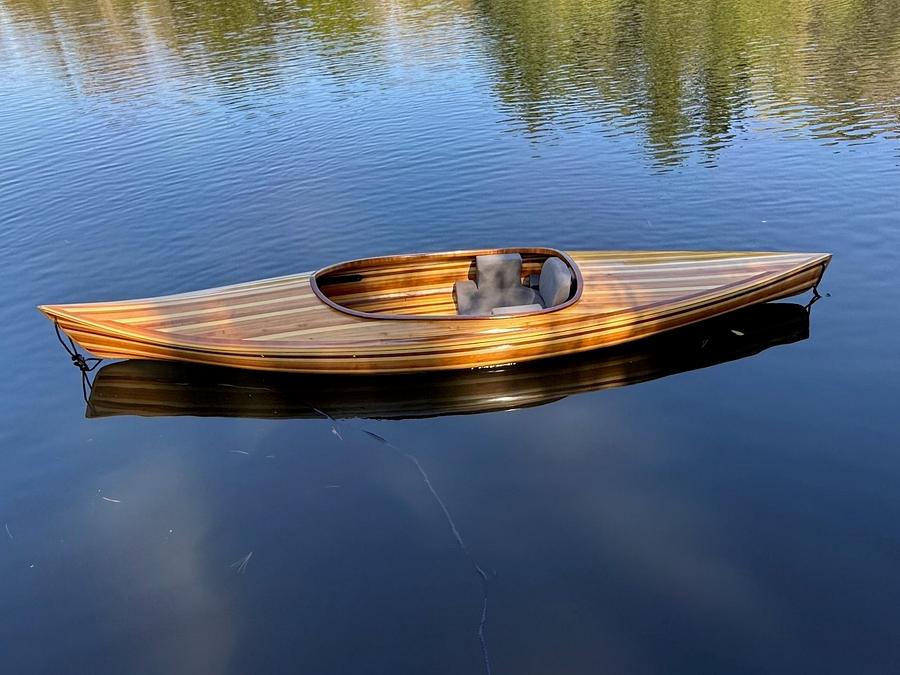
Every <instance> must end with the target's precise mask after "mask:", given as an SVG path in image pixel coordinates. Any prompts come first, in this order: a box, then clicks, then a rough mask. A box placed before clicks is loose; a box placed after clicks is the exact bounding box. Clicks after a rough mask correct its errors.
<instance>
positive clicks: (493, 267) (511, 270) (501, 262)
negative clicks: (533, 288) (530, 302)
mask: <svg viewBox="0 0 900 675" xmlns="http://www.w3.org/2000/svg"><path fill="white" fill-rule="evenodd" d="M475 269H476V270H477V272H478V277H477V279H476V280H475V282H476V283H477V284H478V288H479V289H481V290H491V289H505V288H512V287H513V286H521V285H522V256H520V255H519V254H518V253H496V254H493V255H478V256H475Z"/></svg>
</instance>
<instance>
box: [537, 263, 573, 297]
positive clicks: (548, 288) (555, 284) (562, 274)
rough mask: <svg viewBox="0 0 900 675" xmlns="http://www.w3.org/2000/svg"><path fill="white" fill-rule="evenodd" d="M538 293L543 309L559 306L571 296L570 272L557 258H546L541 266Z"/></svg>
mask: <svg viewBox="0 0 900 675" xmlns="http://www.w3.org/2000/svg"><path fill="white" fill-rule="evenodd" d="M538 292H539V293H540V298H541V302H542V304H543V306H544V307H556V306H557V305H561V304H562V303H564V302H565V301H566V300H568V299H569V296H570V295H571V294H572V272H571V270H570V269H569V266H568V265H566V263H564V262H563V261H562V260H560V259H559V258H547V260H545V261H544V264H543V265H542V266H541V277H540V281H539V282H538Z"/></svg>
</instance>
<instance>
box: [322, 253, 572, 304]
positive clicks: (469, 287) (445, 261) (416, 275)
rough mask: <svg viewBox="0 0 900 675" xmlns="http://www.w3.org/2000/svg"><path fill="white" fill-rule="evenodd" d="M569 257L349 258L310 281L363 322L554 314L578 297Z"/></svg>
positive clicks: (441, 255)
mask: <svg viewBox="0 0 900 675" xmlns="http://www.w3.org/2000/svg"><path fill="white" fill-rule="evenodd" d="M581 284H582V282H581V276H580V274H579V272H578V268H577V266H576V265H575V263H574V262H573V261H572V260H571V258H569V256H568V255H566V254H565V253H562V252H560V251H557V250H554V249H549V248H527V249H495V250H487V251H460V252H454V253H439V254H425V255H411V256H386V257H382V258H367V259H363V260H354V261H351V262H347V263H341V264H339V265H333V266H331V267H326V268H325V269H323V270H320V271H319V272H317V273H316V274H314V275H313V277H312V278H311V285H312V288H313V290H314V291H315V293H316V294H317V295H318V296H319V298H320V299H321V300H322V301H323V302H325V303H327V304H328V305H330V306H331V307H333V308H334V309H337V310H340V311H343V312H347V313H349V314H353V315H357V316H365V317H368V318H382V319H390V318H412V317H417V318H429V319H437V318H448V319H450V318H452V319H459V318H476V317H477V318H484V317H503V316H515V315H521V314H532V313H535V314H536V313H542V312H548V311H555V310H557V309H560V308H562V307H565V306H568V305H570V304H571V303H573V302H575V301H576V300H577V299H578V297H579V296H580V294H581V290H582V289H581Z"/></svg>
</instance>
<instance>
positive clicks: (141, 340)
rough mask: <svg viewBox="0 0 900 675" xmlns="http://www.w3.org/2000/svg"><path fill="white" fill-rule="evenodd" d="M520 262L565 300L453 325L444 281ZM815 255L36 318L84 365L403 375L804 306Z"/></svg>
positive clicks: (410, 276) (657, 255)
mask: <svg viewBox="0 0 900 675" xmlns="http://www.w3.org/2000/svg"><path fill="white" fill-rule="evenodd" d="M505 252H519V253H521V254H522V257H523V261H524V264H523V274H524V275H527V274H531V273H536V272H537V271H539V270H540V265H541V264H542V262H543V261H544V260H545V259H546V258H547V257H548V256H558V257H560V258H562V259H563V260H565V261H566V262H567V263H568V264H569V265H570V266H571V267H572V269H573V271H574V272H575V274H576V278H577V290H576V293H575V294H574V296H573V297H572V298H571V299H570V300H569V301H568V302H567V303H564V304H563V305H561V306H559V307H554V308H550V309H546V310H542V311H540V312H534V313H531V314H520V315H507V316H497V317H477V316H476V317H472V316H465V317H463V316H457V315H456V314H455V311H456V308H455V304H454V301H453V296H452V288H453V284H454V282H456V281H458V280H461V279H466V278H471V277H472V276H473V275H474V259H475V256H476V255H480V254H482V253H505ZM830 259H831V256H830V255H829V254H818V253H757V252H752V253H748V252H683V251H672V252H660V251H635V252H612V251H609V252H606V251H585V252H570V253H563V252H560V251H556V250H554V249H547V248H520V249H494V250H486V251H458V252H450V253H432V254H420V255H407V256H387V257H382V258H371V259H364V260H356V261H351V262H348V263H341V264H338V265H333V266H330V267H327V268H324V269H323V270H320V271H319V272H314V273H303V274H297V275H290V276H286V277H280V278H276V279H266V280H262V281H257V282H250V283H244V284H235V285H231V286H226V287H220V288H215V289H209V290H207V291H195V292H191V293H182V294H177V295H171V296H165V297H160V298H155V299H154V298H145V299H141V300H131V301H123V302H104V303H90V304H75V305H45V306H42V307H40V309H41V311H42V312H44V313H45V314H46V315H47V316H48V317H49V318H51V319H52V320H55V321H57V322H58V324H59V326H60V328H61V329H62V330H64V331H65V332H66V333H67V334H69V335H70V336H71V337H72V338H73V339H74V340H76V341H77V342H78V343H79V344H81V345H82V346H83V347H84V348H85V349H87V350H88V351H90V352H91V353H93V354H95V355H97V356H100V357H104V358H149V359H164V360H183V361H192V362H198V363H215V364H220V365H230V366H237V367H241V368H251V369H260V370H283V371H292V372H307V373H316V372H327V373H403V372H413V371H420V370H426V371H431V370H448V369H458V368H473V367H483V366H492V365H497V364H503V363H512V362H519V361H530V360H533V359H539V358H543V357H547V356H556V355H562V354H572V353H577V352H582V351H586V350H589V349H595V348H598V347H606V346H612V345H616V344H621V343H623V342H627V341H630V340H636V339H639V338H642V337H646V336H649V335H653V334H656V333H659V332H662V331H666V330H671V329H673V328H676V327H678V326H682V325H686V324H689V323H694V322H697V321H701V320H703V319H707V318H710V317H713V316H716V315H719V314H722V313H725V312H728V311H731V310H734V309H737V308H739V307H742V306H745V305H748V304H756V303H761V302H767V301H769V300H773V299H777V298H782V297H788V296H790V295H795V294H798V293H802V292H804V291H806V290H809V289H810V288H812V287H813V286H814V285H815V284H817V283H818V281H819V279H820V278H821V276H822V274H823V273H824V271H825V268H826V267H827V265H828V263H829V262H830Z"/></svg>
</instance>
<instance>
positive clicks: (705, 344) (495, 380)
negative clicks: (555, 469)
mask: <svg viewBox="0 0 900 675" xmlns="http://www.w3.org/2000/svg"><path fill="white" fill-rule="evenodd" d="M808 337H809V313H808V311H807V308H806V307H803V306H802V305H797V304H791V303H767V304H763V305H754V306H751V307H745V308H743V309H739V310H736V311H734V312H731V313H729V314H726V315H724V316H721V317H716V318H713V319H709V320H707V321H701V322H700V323H697V324H693V325H690V326H685V327H684V328H679V329H676V330H674V331H668V332H666V333H664V334H661V335H657V336H653V337H650V338H646V339H643V340H637V341H634V342H629V343H627V344H624V345H620V346H619V347H612V348H609V349H601V350H594V351H592V352H586V353H584V354H574V355H571V356H563V357H559V358H549V359H542V360H540V361H534V362H530V363H523V364H517V365H514V366H507V367H498V368H487V369H479V370H453V371H438V372H433V373H418V374H403V375H380V376H379V375H373V376H370V377H356V376H353V375H308V374H294V373H270V372H262V371H253V370H241V369H237V368H223V367H219V366H204V365H198V364H192V363H178V362H174V361H168V362H166V361H143V360H133V359H132V360H127V361H119V362H117V363H110V364H106V365H104V366H102V367H101V368H100V370H99V371H98V372H97V374H96V376H95V378H94V381H93V385H92V386H91V390H90V391H91V393H90V398H89V400H88V403H87V408H86V412H85V416H86V417H91V418H93V417H110V416H117V415H137V416H142V417H170V416H182V415H187V416H194V417H248V418H260V419H316V418H319V419H322V418H324V417H325V416H326V415H327V416H328V417H331V418H334V419H343V418H369V419H410V418H423V417H436V416H446V415H463V414H476V413H485V412H499V411H505V410H511V409H517V408H527V407H535V406H540V405H545V404H547V403H552V402H554V401H558V400H560V399H562V398H565V397H568V396H574V395H578V394H583V393H587V392H592V391H600V390H604V389H611V388H615V387H624V386H628V385H633V384H638V383H641V382H646V381H649V380H654V379H657V378H661V377H666V376H669V375H674V374H676V373H682V372H686V371H690V370H696V369H699V368H706V367H709V366H714V365H717V364H720V363H725V362H728V361H734V360H737V359H743V358H747V357H751V356H753V355H755V354H758V353H760V352H762V351H764V350H766V349H769V348H770V347H774V346H777V345H787V344H791V343H794V342H799V341H801V340H805V339H807V338H808Z"/></svg>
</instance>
